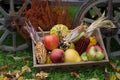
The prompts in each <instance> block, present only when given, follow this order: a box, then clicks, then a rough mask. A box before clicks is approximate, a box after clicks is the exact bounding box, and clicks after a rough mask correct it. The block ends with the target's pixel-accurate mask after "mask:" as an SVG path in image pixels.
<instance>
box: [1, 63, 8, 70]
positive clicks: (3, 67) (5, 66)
mask: <svg viewBox="0 0 120 80" xmlns="http://www.w3.org/2000/svg"><path fill="white" fill-rule="evenodd" d="M9 66H10V65H9V64H6V65H3V66H0V70H3V69H5V68H8V67H9Z"/></svg>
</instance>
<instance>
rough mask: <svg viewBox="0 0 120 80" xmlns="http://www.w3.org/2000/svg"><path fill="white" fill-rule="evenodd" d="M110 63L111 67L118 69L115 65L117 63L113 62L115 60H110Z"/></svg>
mask: <svg viewBox="0 0 120 80" xmlns="http://www.w3.org/2000/svg"><path fill="white" fill-rule="evenodd" d="M109 63H110V65H111V67H112V68H113V69H114V70H116V68H117V67H116V65H115V63H113V62H109Z"/></svg>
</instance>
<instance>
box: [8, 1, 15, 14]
mask: <svg viewBox="0 0 120 80" xmlns="http://www.w3.org/2000/svg"><path fill="white" fill-rule="evenodd" d="M9 13H10V15H14V13H15V11H14V0H10V12H9Z"/></svg>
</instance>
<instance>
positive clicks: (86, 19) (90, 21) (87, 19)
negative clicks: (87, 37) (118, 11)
mask: <svg viewBox="0 0 120 80" xmlns="http://www.w3.org/2000/svg"><path fill="white" fill-rule="evenodd" d="M84 21H86V22H88V23H92V22H94V21H95V20H93V19H90V18H84Z"/></svg>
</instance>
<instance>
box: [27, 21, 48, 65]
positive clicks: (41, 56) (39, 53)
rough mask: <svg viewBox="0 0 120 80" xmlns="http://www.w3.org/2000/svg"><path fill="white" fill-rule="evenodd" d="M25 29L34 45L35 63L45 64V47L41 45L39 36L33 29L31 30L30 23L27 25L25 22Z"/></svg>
mask: <svg viewBox="0 0 120 80" xmlns="http://www.w3.org/2000/svg"><path fill="white" fill-rule="evenodd" d="M25 29H26V30H27V31H28V33H29V34H30V37H31V39H32V40H33V42H34V43H35V48H34V50H35V57H36V59H37V62H38V63H39V64H43V63H45V62H46V55H47V52H46V49H45V46H44V44H43V43H42V40H41V38H40V36H39V35H38V33H37V32H36V31H35V29H34V28H33V26H32V24H31V23H30V21H29V22H28V23H27V22H26V26H25ZM39 29H40V30H41V28H40V27H39ZM41 31H42V30H41ZM42 32H43V31H42Z"/></svg>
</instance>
